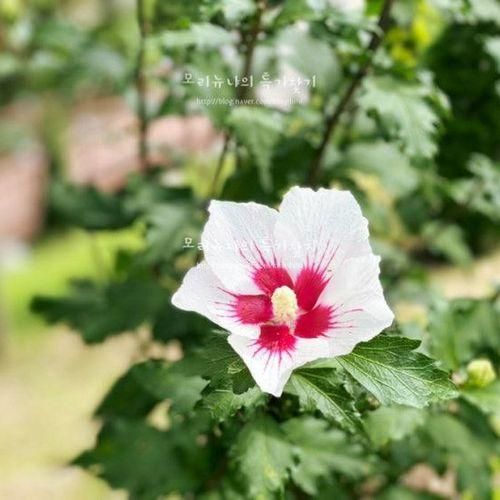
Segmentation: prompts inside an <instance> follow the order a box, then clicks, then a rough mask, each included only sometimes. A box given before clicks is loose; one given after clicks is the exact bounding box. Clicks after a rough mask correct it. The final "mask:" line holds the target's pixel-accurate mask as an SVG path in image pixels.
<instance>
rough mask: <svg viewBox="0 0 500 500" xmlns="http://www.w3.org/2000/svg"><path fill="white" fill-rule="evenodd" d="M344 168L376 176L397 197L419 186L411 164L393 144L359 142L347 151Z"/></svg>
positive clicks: (343, 160)
mask: <svg viewBox="0 0 500 500" xmlns="http://www.w3.org/2000/svg"><path fill="white" fill-rule="evenodd" d="M340 166H341V167H342V168H345V169H349V170H351V171H353V172H357V171H361V172H366V173H368V174H375V175H377V177H379V179H380V182H381V184H382V185H383V187H384V188H385V189H387V191H388V192H389V193H391V194H392V195H394V196H395V197H402V196H405V195H407V194H409V193H410V192H411V191H413V189H415V188H416V187H417V185H418V181H419V179H418V175H417V171H416V170H415V168H413V167H412V165H411V163H410V161H409V160H408V158H407V157H405V156H404V155H403V154H402V153H401V152H400V151H399V150H398V149H397V148H396V147H395V146H394V145H393V144H390V143H387V142H384V141H375V142H358V143H356V144H354V145H352V146H351V147H349V148H348V149H347V151H346V152H345V154H344V156H343V158H342V160H341V162H340Z"/></svg>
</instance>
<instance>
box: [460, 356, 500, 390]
mask: <svg viewBox="0 0 500 500" xmlns="http://www.w3.org/2000/svg"><path fill="white" fill-rule="evenodd" d="M467 375H468V377H469V378H468V380H467V382H468V384H469V385H470V386H471V387H486V386H487V385H489V384H491V383H492V382H493V381H494V380H495V379H496V378H497V376H496V373H495V369H494V368H493V365H492V364H491V361H490V360H489V359H484V358H482V359H474V360H472V361H471V362H470V363H469V364H468V365H467Z"/></svg>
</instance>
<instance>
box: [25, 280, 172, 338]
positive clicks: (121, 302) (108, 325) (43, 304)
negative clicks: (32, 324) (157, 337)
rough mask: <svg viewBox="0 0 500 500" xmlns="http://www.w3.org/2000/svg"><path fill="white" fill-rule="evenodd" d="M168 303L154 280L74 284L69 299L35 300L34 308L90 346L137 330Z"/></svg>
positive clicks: (82, 281)
mask: <svg viewBox="0 0 500 500" xmlns="http://www.w3.org/2000/svg"><path fill="white" fill-rule="evenodd" d="M165 301H166V295H165V291H164V290H163V289H162V288H161V287H160V286H159V285H158V284H156V283H155V282H153V281H150V280H142V279H138V278H129V279H127V280H126V281H123V282H120V283H107V284H99V283H94V282H92V281H90V280H80V281H74V282H72V283H71V288H70V291H69V294H68V296H66V297H58V298H51V297H35V298H34V299H33V301H32V303H31V308H32V310H33V311H34V312H36V313H38V314H41V315H43V316H44V317H45V319H46V320H47V321H48V322H49V323H57V322H60V321H63V322H65V323H67V324H68V325H69V326H71V327H72V328H74V329H75V330H78V332H79V333H80V335H81V336H82V338H83V340H84V341H85V342H87V343H89V344H90V343H95V342H102V341H103V340H104V339H105V338H107V337H109V336H110V335H116V334H118V333H121V332H124V331H127V330H134V329H135V328H137V327H138V326H140V325H141V324H142V323H144V322H146V321H148V320H150V319H151V318H152V317H154V316H155V314H156V313H157V312H158V311H159V309H160V308H161V307H162V305H163V304H164V303H165Z"/></svg>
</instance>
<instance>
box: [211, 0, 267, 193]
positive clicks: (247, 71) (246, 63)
mask: <svg viewBox="0 0 500 500" xmlns="http://www.w3.org/2000/svg"><path fill="white" fill-rule="evenodd" d="M265 10H266V0H258V1H257V11H256V13H255V17H254V19H253V22H252V24H251V26H250V29H249V30H248V32H246V33H242V34H241V36H242V40H241V42H242V44H241V45H242V47H243V51H244V55H245V58H244V60H243V68H242V71H241V75H240V82H241V80H242V79H243V78H250V77H251V76H252V67H253V60H254V53H255V47H256V46H257V39H258V37H259V33H260V31H261V29H262V24H261V23H262V15H263V14H264V11H265ZM249 88H250V87H249V86H242V85H239V86H238V87H236V99H237V101H241V100H243V99H245V98H246V97H247V96H248V92H249ZM230 142H231V135H230V134H229V133H228V132H225V133H224V142H223V145H222V151H221V154H220V156H219V160H218V161H217V167H216V169H215V174H214V178H213V180H212V186H211V189H210V193H209V194H210V198H213V197H214V196H215V194H216V191H217V186H218V184H219V178H220V175H221V173H222V170H223V167H224V164H225V162H226V156H227V153H228V152H229V144H230ZM238 164H239V158H237V167H238Z"/></svg>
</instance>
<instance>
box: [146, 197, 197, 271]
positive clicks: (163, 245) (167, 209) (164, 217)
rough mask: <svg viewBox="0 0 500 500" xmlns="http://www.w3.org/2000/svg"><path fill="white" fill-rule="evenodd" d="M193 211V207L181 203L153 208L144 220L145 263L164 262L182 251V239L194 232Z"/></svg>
mask: <svg viewBox="0 0 500 500" xmlns="http://www.w3.org/2000/svg"><path fill="white" fill-rule="evenodd" d="M194 210H195V208H194V207H193V205H191V204H189V203H183V202H180V203H173V202H172V203H162V204H159V205H155V206H154V207H153V209H152V210H151V211H150V213H149V214H148V217H147V219H146V223H147V232H146V243H147V250H146V251H145V254H144V260H145V261H146V262H148V263H155V262H158V261H165V260H168V259H169V258H170V257H172V256H173V255H174V254H175V253H176V252H179V251H181V250H182V246H183V245H184V238H185V237H189V236H190V235H191V234H193V232H194V230H195V229H194V227H193V218H194V217H193V211H194ZM194 213H196V212H194Z"/></svg>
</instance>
